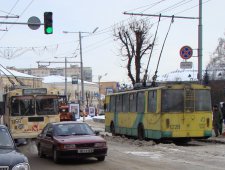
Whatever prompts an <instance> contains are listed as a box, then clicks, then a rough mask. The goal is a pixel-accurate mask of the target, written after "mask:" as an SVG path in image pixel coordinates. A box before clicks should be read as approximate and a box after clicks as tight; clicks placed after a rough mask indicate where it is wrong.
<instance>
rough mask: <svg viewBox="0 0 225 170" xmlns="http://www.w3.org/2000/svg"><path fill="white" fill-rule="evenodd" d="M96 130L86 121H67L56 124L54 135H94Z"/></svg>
mask: <svg viewBox="0 0 225 170" xmlns="http://www.w3.org/2000/svg"><path fill="white" fill-rule="evenodd" d="M93 134H94V132H93V130H92V129H91V128H90V126H88V125H87V124H85V123H69V124H68V123H67V124H59V125H56V126H55V129H54V135H56V136H70V135H93Z"/></svg>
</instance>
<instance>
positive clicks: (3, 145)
mask: <svg viewBox="0 0 225 170" xmlns="http://www.w3.org/2000/svg"><path fill="white" fill-rule="evenodd" d="M0 169H1V170H2V169H3V170H20V169H21V170H30V165H29V163H28V159H27V157H26V156H25V155H24V154H22V153H21V152H19V150H18V148H17V147H16V144H15V142H14V140H13V138H12V136H11V134H10V132H9V130H8V128H7V127H6V126H5V125H0Z"/></svg>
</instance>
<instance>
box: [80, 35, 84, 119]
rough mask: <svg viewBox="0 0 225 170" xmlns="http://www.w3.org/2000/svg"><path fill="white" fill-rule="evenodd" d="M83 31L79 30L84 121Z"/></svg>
mask: <svg viewBox="0 0 225 170" xmlns="http://www.w3.org/2000/svg"><path fill="white" fill-rule="evenodd" d="M81 38H82V37H81V32H79V42H80V75H81V77H80V80H81V105H82V107H83V122H84V121H85V115H84V113H85V107H84V77H83V76H84V70H83V57H82V41H81Z"/></svg>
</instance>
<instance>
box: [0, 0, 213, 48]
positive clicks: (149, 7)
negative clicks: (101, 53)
mask: <svg viewBox="0 0 225 170" xmlns="http://www.w3.org/2000/svg"><path fill="white" fill-rule="evenodd" d="M17 1H19V0H17ZM33 1H34V0H32V1H31V2H30V3H29V4H28V5H27V7H26V8H25V9H24V11H23V12H22V13H21V15H22V14H23V13H24V12H25V11H26V10H27V9H28V8H29V6H30V5H31V4H32V3H33ZM164 1H165V0H159V1H158V2H155V3H151V4H149V5H145V6H142V7H138V8H135V9H134V10H138V9H141V8H143V7H148V8H147V9H151V8H152V7H154V6H155V5H156V4H160V3H162V2H164ZM191 1H193V0H188V1H183V0H182V1H179V2H177V3H175V4H173V5H171V6H169V7H167V8H165V9H163V10H161V11H159V13H162V12H168V11H171V10H173V9H176V8H178V7H180V6H182V5H185V4H187V3H189V2H191ZM209 1H211V0H207V1H205V2H203V3H207V2H209ZM14 6H15V5H14ZM196 6H198V5H195V6H192V7H190V8H188V9H185V10H183V11H180V12H178V13H176V14H179V13H182V12H185V11H188V10H190V9H192V8H194V7H196ZM147 9H145V10H144V11H147ZM11 11H12V10H11ZM129 11H130V10H129ZM130 18H131V17H129V18H128V19H124V20H122V21H120V22H118V23H117V24H114V25H111V26H109V27H107V28H104V29H102V30H99V31H98V32H96V33H95V34H92V35H90V36H99V35H101V34H106V33H109V32H111V31H112V29H113V28H115V27H116V25H119V24H121V23H124V22H127V21H128V20H129V19H130ZM146 19H149V17H146ZM153 24H155V23H153ZM111 37H112V36H109V37H106V38H104V39H103V40H101V41H98V42H97V43H96V42H95V43H93V44H90V45H89V46H86V47H85V48H84V51H85V49H86V48H87V49H88V48H91V47H92V46H97V47H100V46H98V45H97V44H98V43H99V44H102V42H103V41H105V40H108V39H109V38H111ZM2 38H3V37H1V38H0V40H1V39H2ZM71 42H72V41H71ZM110 42H113V40H112V41H110ZM110 42H109V43H110ZM73 43H74V41H73ZM58 44H59V45H61V44H62V43H58ZM68 44H69V42H68ZM47 46H51V45H47ZM0 48H2V47H0ZM28 48H30V47H28ZM32 48H43V46H40V47H32ZM91 49H93V50H94V49H96V48H91ZM87 51H90V50H89V49H88V50H87Z"/></svg>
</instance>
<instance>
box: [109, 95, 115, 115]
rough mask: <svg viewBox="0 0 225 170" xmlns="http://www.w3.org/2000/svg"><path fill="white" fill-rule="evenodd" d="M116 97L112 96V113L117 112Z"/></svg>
mask: <svg viewBox="0 0 225 170" xmlns="http://www.w3.org/2000/svg"><path fill="white" fill-rule="evenodd" d="M115 106H116V96H110V108H109V109H110V112H115V111H116V108H115Z"/></svg>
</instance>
